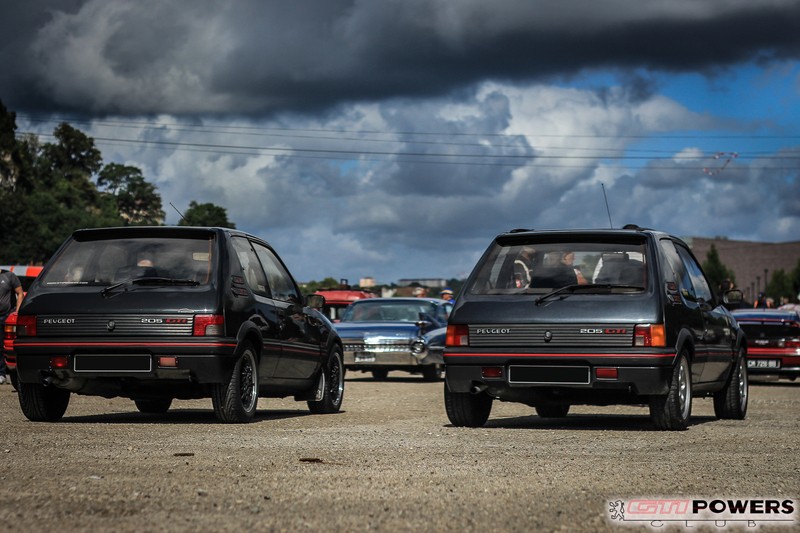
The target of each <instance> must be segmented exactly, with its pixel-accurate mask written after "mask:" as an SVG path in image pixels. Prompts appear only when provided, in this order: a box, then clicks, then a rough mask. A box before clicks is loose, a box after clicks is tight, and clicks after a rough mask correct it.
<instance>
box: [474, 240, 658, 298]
mask: <svg viewBox="0 0 800 533" xmlns="http://www.w3.org/2000/svg"><path fill="white" fill-rule="evenodd" d="M476 272H477V274H476V275H474V276H473V277H472V278H471V281H470V285H469V287H468V288H467V291H468V293H470V294H476V295H480V294H526V293H527V294H530V293H544V292H549V291H552V290H555V289H558V288H561V287H564V286H567V285H613V286H618V287H628V288H630V289H631V290H637V289H638V290H644V289H646V288H647V286H648V281H649V276H648V261H647V255H646V253H645V243H644V242H643V241H642V242H640V243H638V242H637V243H630V242H552V241H548V242H535V241H529V242H525V243H516V242H515V243H508V244H504V243H502V242H495V244H494V245H493V248H492V249H491V250H490V251H489V253H488V254H487V255H486V256H485V257H484V260H483V262H482V263H481V264H480V265H479V266H478V269H477V271H476Z"/></svg>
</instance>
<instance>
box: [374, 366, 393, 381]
mask: <svg viewBox="0 0 800 533" xmlns="http://www.w3.org/2000/svg"><path fill="white" fill-rule="evenodd" d="M387 377H389V371H388V370H385V369H383V368H379V369H378V370H373V371H372V379H374V380H375V381H383V380H385V379H386V378H387Z"/></svg>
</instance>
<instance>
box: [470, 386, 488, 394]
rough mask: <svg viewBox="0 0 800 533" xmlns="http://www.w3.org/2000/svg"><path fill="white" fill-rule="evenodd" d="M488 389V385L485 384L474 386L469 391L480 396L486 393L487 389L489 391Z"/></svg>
mask: <svg viewBox="0 0 800 533" xmlns="http://www.w3.org/2000/svg"><path fill="white" fill-rule="evenodd" d="M488 388H489V387H488V386H486V384H485V383H480V384H478V385H473V386H472V387H471V388H470V389H469V391H470V392H471V393H472V394H480V393H482V392H483V391H485V390H486V389H488Z"/></svg>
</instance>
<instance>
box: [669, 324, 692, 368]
mask: <svg viewBox="0 0 800 533" xmlns="http://www.w3.org/2000/svg"><path fill="white" fill-rule="evenodd" d="M684 348H686V351H687V357H688V358H689V363H691V362H692V361H693V360H694V353H695V344H694V338H693V337H692V333H691V332H690V331H689V330H686V329H682V330H681V331H680V333H678V340H677V342H676V343H675V358H674V359H673V361H672V362H673V363H675V362H676V361H677V360H678V357H679V356H680V354H681V352H682V351H683V349H684Z"/></svg>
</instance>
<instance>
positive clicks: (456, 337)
mask: <svg viewBox="0 0 800 533" xmlns="http://www.w3.org/2000/svg"><path fill="white" fill-rule="evenodd" d="M445 343H446V344H445V345H446V346H469V327H467V326H460V325H459V326H457V325H452V324H448V325H447V338H446V339H445Z"/></svg>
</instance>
